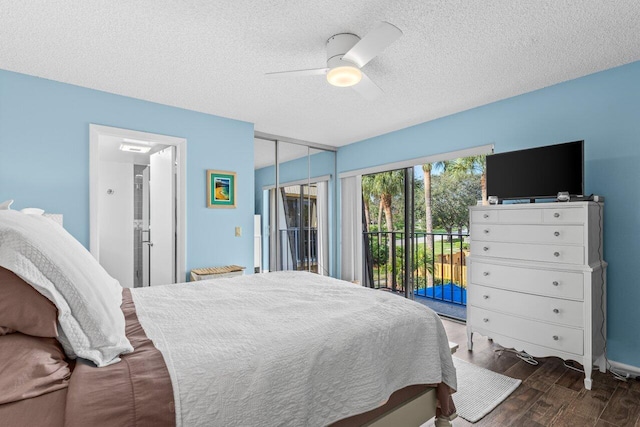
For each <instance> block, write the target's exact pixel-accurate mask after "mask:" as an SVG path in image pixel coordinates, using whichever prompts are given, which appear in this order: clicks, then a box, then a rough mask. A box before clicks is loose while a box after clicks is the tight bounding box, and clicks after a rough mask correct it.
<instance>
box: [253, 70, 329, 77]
mask: <svg viewBox="0 0 640 427" xmlns="http://www.w3.org/2000/svg"><path fill="white" fill-rule="evenodd" d="M328 71H329V69H328V68H312V69H308V70H293V71H277V72H275V73H266V74H265V76H267V77H269V78H280V77H298V76H324V75H326V74H327V72H328Z"/></svg>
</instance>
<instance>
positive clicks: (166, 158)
mask: <svg viewBox="0 0 640 427" xmlns="http://www.w3.org/2000/svg"><path fill="white" fill-rule="evenodd" d="M150 157H151V158H150V171H149V177H150V179H149V230H150V233H149V243H148V245H149V253H150V256H149V258H150V259H149V265H150V269H149V270H150V273H149V276H150V280H149V283H150V285H151V286H154V285H164V284H167V283H175V282H176V275H175V271H176V256H175V217H176V210H175V191H176V189H175V174H174V168H175V157H176V156H175V147H173V146H171V147H167V148H165V149H163V150H162V151H158V152H157V153H154V154H152V155H151V156H150Z"/></svg>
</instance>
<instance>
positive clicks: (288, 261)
mask: <svg viewBox="0 0 640 427" xmlns="http://www.w3.org/2000/svg"><path fill="white" fill-rule="evenodd" d="M302 231H303V232H302V233H300V229H299V228H287V229H284V230H280V262H281V264H282V265H280V269H281V270H308V269H311V270H314V268H317V265H318V229H317V228H311V229H309V228H305V229H304V230H302ZM301 239H302V240H301ZM309 241H310V242H309ZM309 243H311V244H309Z"/></svg>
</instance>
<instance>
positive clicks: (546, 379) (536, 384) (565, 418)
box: [442, 319, 640, 427]
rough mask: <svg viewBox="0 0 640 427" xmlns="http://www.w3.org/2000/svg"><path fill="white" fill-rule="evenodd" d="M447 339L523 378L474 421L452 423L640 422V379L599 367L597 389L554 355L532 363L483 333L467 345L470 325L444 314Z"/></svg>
mask: <svg viewBox="0 0 640 427" xmlns="http://www.w3.org/2000/svg"><path fill="white" fill-rule="evenodd" d="M442 322H443V324H444V327H445V329H446V330H447V335H448V337H449V341H453V342H456V343H458V344H459V345H460V348H459V349H458V351H456V353H455V354H454V355H453V356H454V357H458V358H460V359H463V360H466V361H468V362H471V363H473V364H474V365H477V366H481V367H483V368H486V369H490V370H492V371H494V372H498V373H501V374H505V375H508V376H510V377H512V378H518V379H521V380H522V384H521V385H520V387H518V389H517V390H516V391H514V392H513V393H512V394H511V396H509V397H508V398H507V399H506V400H505V401H504V402H502V403H501V404H500V405H499V406H498V407H497V408H495V409H494V410H493V411H492V412H491V413H489V414H488V415H487V416H485V417H484V418H483V419H481V420H480V421H478V422H477V423H475V424H471V423H469V422H467V421H465V420H463V419H462V418H460V417H458V418H456V419H455V420H454V421H453V425H454V427H466V426H477V427H485V426H490V427H502V426H527V427H528V426H534V427H540V426H558V427H565V426H579V427H587V426H595V427H614V426H619V427H627V426H629V427H640V381H637V380H630V381H629V382H622V381H617V380H615V379H613V377H612V376H611V374H609V373H607V374H602V373H600V372H598V371H595V372H594V374H593V389H592V390H590V391H589V390H585V388H584V382H583V379H584V376H583V374H582V373H580V372H576V371H574V370H572V369H569V368H566V367H565V366H564V364H563V361H562V360H561V359H558V358H555V357H549V358H539V359H537V360H538V362H539V364H538V366H532V365H529V364H528V363H526V362H524V361H522V360H520V359H519V358H517V357H516V356H515V355H514V354H513V353H509V352H500V351H496V350H500V349H501V347H500V346H498V345H497V344H494V343H493V342H492V341H489V340H488V339H486V338H485V337H483V336H480V335H478V334H475V335H474V337H473V351H468V349H467V335H466V326H465V325H464V324H463V323H460V322H455V321H450V320H447V319H443V320H442Z"/></svg>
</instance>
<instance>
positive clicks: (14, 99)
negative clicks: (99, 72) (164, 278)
mask: <svg viewBox="0 0 640 427" xmlns="http://www.w3.org/2000/svg"><path fill="white" fill-rule="evenodd" d="M90 123H95V124H101V125H106V126H114V127H120V128H126V129H134V130H138V131H144V132H151V133H158V134H164V135H171V136H178V137H182V138H186V139H187V246H186V249H187V262H186V267H187V271H188V270H190V269H191V268H197V267H206V266H212V265H225V264H239V265H243V266H246V267H247V270H246V271H247V272H251V271H253V268H252V266H253V210H254V200H253V194H254V192H253V185H254V181H253V125H252V124H250V123H246V122H241V121H236V120H230V119H225V118H221V117H217V116H212V115H209V114H203V113H197V112H194V111H189V110H184V109H180V108H175V107H169V106H166V105H161V104H155V103H151V102H147V101H141V100H138V99H133V98H127V97H124V96H119V95H113V94H109V93H105V92H100V91H96V90H91V89H86V88H82V87H78V86H73V85H68V84H64V83H58V82H54V81H51V80H45V79H40V78H36V77H31V76H27V75H24V74H17V73H12V72H8V71H4V70H0V201H2V200H5V199H15V204H14V208H17V209H20V208H23V207H40V208H43V209H45V210H46V211H48V212H56V213H62V214H64V223H65V228H66V229H67V230H69V231H70V232H71V234H73V235H74V236H75V237H76V238H77V239H78V240H79V241H80V242H81V243H82V244H83V245H85V246H86V247H88V245H89V124H90ZM207 169H222V170H231V171H235V172H237V176H238V179H237V195H238V198H237V208H236V209H207V207H206V202H205V200H206V199H205V193H206V185H205V181H206V170H207ZM235 226H241V227H242V229H243V236H242V237H240V238H237V237H234V227H235ZM185 274H186V272H185ZM185 277H186V275H185Z"/></svg>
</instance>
